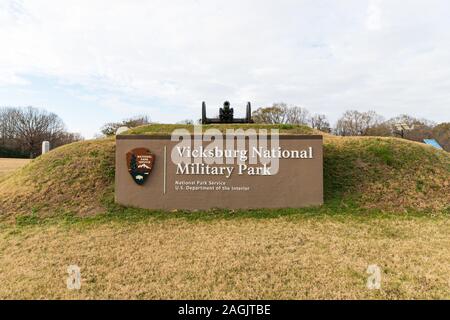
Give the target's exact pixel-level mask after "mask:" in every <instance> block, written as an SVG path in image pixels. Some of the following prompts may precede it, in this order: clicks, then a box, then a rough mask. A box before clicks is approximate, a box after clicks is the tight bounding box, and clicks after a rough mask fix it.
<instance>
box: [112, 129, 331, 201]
mask: <svg viewBox="0 0 450 320" xmlns="http://www.w3.org/2000/svg"><path fill="white" fill-rule="evenodd" d="M176 131H177V130H176ZM241 133H242V130H241ZM241 133H239V134H234V135H231V136H229V135H227V136H226V137H225V138H223V139H222V133H220V132H218V130H215V131H214V132H213V134H206V133H205V134H198V133H195V134H190V133H188V132H187V131H186V130H184V131H183V130H180V131H178V132H174V133H173V134H172V136H171V135H159V136H155V135H118V136H117V137H116V141H117V142H116V143H117V145H116V188H115V192H116V194H115V197H116V202H117V203H119V204H122V205H127V206H133V207H140V208H146V209H165V210H173V209H188V210H196V209H211V208H229V209H250V208H296V207H304V206H312V205H320V204H322V203H323V149H322V136H320V135H274V134H271V135H269V136H267V135H260V134H253V135H242V134H241Z"/></svg>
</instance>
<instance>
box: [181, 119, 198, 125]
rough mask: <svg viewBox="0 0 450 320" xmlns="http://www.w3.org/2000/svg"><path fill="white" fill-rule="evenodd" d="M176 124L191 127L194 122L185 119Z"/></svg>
mask: <svg viewBox="0 0 450 320" xmlns="http://www.w3.org/2000/svg"><path fill="white" fill-rule="evenodd" d="M177 124H190V125H192V124H194V120H191V119H185V120H181V121H178V122H177Z"/></svg>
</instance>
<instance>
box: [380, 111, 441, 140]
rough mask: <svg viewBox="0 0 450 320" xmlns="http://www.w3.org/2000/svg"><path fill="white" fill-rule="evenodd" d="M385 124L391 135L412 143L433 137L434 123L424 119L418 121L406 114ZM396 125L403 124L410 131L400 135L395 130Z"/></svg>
mask: <svg viewBox="0 0 450 320" xmlns="http://www.w3.org/2000/svg"><path fill="white" fill-rule="evenodd" d="M386 124H387V125H388V126H390V127H391V131H392V135H396V136H401V135H403V138H405V139H408V140H413V141H420V142H422V141H423V139H430V138H432V136H433V127H434V126H435V123H433V122H432V121H429V120H426V119H418V118H415V117H412V116H409V115H406V114H402V115H399V116H397V117H394V118H391V119H389V120H388V121H387V122H386ZM398 124H405V125H406V126H407V127H409V128H410V129H408V130H404V132H403V133H401V132H400V131H399V130H398V129H397V125H398Z"/></svg>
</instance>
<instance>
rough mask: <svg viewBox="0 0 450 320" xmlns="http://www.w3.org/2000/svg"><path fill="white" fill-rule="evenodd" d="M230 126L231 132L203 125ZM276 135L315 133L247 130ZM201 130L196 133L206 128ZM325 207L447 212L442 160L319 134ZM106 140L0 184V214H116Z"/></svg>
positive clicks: (392, 144) (417, 148) (395, 143)
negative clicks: (271, 132)
mask: <svg viewBox="0 0 450 320" xmlns="http://www.w3.org/2000/svg"><path fill="white" fill-rule="evenodd" d="M205 127H206V128H220V129H222V130H223V129H228V128H231V129H232V128H238V127H242V125H238V126H233V125H229V126H220V127H219V126H214V125H210V126H205ZM248 127H249V128H250V127H252V128H256V129H272V128H274V129H279V130H280V133H282V134H317V133H318V132H317V131H315V130H313V129H311V128H308V127H305V126H292V125H279V126H270V125H248ZM175 128H186V129H189V130H190V131H192V126H187V125H186V126H184V125H150V126H143V127H139V128H136V129H133V130H130V132H128V133H129V134H162V133H170V132H171V131H172V130H173V129H175ZM206 128H204V129H206ZM324 138H325V139H324V188H325V205H326V206H335V205H336V204H337V205H338V206H339V207H348V206H352V207H357V208H369V209H379V210H387V211H393V212H400V211H403V210H408V209H412V210H415V211H430V212H444V211H445V212H447V211H448V210H450V154H449V153H447V152H445V151H439V150H436V149H433V148H432V147H429V146H425V145H423V144H419V143H415V142H409V141H406V140H401V139H396V138H376V137H334V136H331V135H324ZM114 148H115V141H114V139H113V138H110V139H103V140H92V141H84V142H78V143H73V144H70V145H66V146H64V147H60V148H57V149H55V150H53V151H52V152H50V153H48V154H46V155H44V156H41V157H39V158H37V159H35V160H33V161H31V163H30V164H28V165H26V166H25V167H23V168H22V169H20V170H18V171H16V172H14V173H12V174H10V175H9V176H8V177H6V178H3V179H2V180H0V213H1V215H2V216H16V215H19V214H28V215H29V214H39V215H57V214H65V213H68V212H70V213H74V214H77V215H86V214H96V213H101V212H105V211H108V210H109V209H111V208H117V206H114V205H113V194H114Z"/></svg>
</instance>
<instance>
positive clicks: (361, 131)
mask: <svg viewBox="0 0 450 320" xmlns="http://www.w3.org/2000/svg"><path fill="white" fill-rule="evenodd" d="M382 122H383V117H382V116H380V115H378V114H377V113H376V112H375V111H367V112H359V111H356V110H348V111H346V112H345V113H344V114H343V116H342V117H341V118H340V119H339V120H338V121H337V123H336V128H335V132H336V134H338V135H341V136H364V135H368V132H369V129H370V128H372V127H374V126H377V125H378V124H380V123H382Z"/></svg>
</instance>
